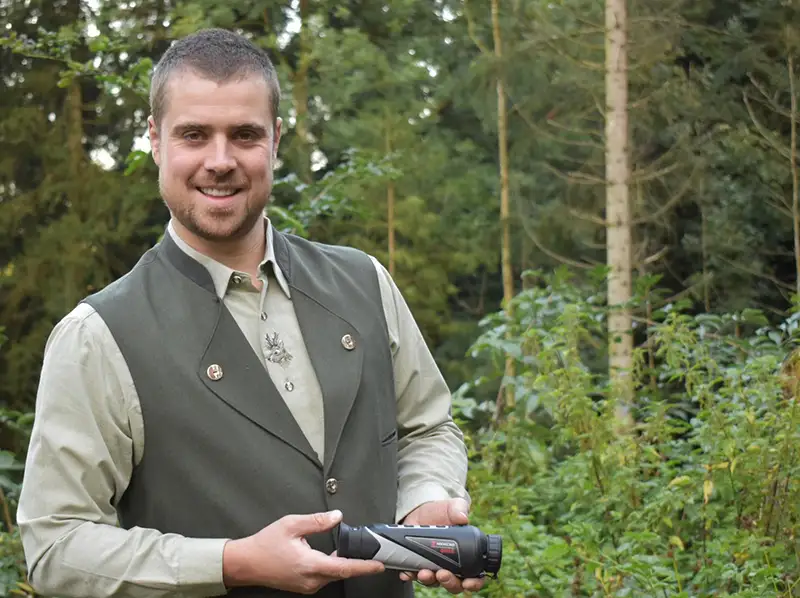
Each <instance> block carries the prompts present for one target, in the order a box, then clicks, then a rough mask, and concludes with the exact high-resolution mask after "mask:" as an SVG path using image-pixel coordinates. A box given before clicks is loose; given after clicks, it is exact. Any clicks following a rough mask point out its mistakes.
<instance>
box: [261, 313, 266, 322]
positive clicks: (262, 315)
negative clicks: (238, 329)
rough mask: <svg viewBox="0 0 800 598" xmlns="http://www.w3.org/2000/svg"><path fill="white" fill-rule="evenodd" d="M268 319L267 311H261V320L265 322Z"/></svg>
mask: <svg viewBox="0 0 800 598" xmlns="http://www.w3.org/2000/svg"><path fill="white" fill-rule="evenodd" d="M266 320H267V312H265V311H262V312H261V321H262V322H265V321H266Z"/></svg>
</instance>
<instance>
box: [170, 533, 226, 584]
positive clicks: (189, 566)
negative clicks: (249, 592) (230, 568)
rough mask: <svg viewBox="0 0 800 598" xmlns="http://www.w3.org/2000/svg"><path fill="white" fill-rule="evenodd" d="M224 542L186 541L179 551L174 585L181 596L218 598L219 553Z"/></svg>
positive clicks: (219, 577) (207, 539) (220, 562)
mask: <svg viewBox="0 0 800 598" xmlns="http://www.w3.org/2000/svg"><path fill="white" fill-rule="evenodd" d="M226 542H228V539H227V538H220V539H218V538H187V540H186V542H184V544H183V546H182V548H181V551H180V561H179V563H178V582H179V585H180V589H181V594H182V595H185V596H198V597H199V596H221V595H223V594H226V593H227V592H228V589H227V588H226V587H225V583H224V582H223V579H222V552H223V550H224V548H225V544H226Z"/></svg>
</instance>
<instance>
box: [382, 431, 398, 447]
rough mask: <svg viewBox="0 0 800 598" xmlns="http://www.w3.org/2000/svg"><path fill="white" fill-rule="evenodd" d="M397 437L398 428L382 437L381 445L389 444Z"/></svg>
mask: <svg viewBox="0 0 800 598" xmlns="http://www.w3.org/2000/svg"><path fill="white" fill-rule="evenodd" d="M396 439H397V429H394V430H392V431H391V433H390V434H389V435H388V436H386V437H385V438H382V439H381V446H387V445H389V444H391V443H392V442H393V441H394V440H396Z"/></svg>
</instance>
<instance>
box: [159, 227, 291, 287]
mask: <svg viewBox="0 0 800 598" xmlns="http://www.w3.org/2000/svg"><path fill="white" fill-rule="evenodd" d="M264 221H265V222H264V223H265V225H266V226H265V229H266V251H265V253H264V259H263V260H262V261H261V263H260V264H259V265H258V270H259V278H260V279H261V280H262V281H263V282H264V284H269V281H268V280H267V273H268V271H267V269H268V268H269V267H270V266H272V271H273V272H274V274H275V280H276V281H277V282H278V286H279V287H280V288H281V289H282V290H283V292H284V293H285V294H286V296H287V297H289V298H291V293H290V291H289V283H288V282H287V281H286V277H285V276H284V274H283V271H282V270H281V267H280V266H279V265H278V262H277V261H276V259H275V248H274V245H273V237H274V234H275V231H274V229H273V227H272V222H270V219H269V218H267V217H266V216H265V217H264ZM167 234H169V235H170V236H171V237H172V239H173V240H174V241H175V244H176V245H177V246H178V247H179V248H180V249H181V250H183V251H184V252H185V253H186V254H187V255H188V256H189V257H191V258H193V259H194V260H196V261H198V262H199V263H200V264H202V265H203V266H204V267H205V268H206V270H208V273H209V274H210V275H211V280H212V281H213V282H214V289H215V290H216V292H217V296H218V297H220V298H222V297H224V296H225V295H226V293H227V292H228V286H229V285H230V282H231V278H232V277H233V276H234V275H235V274H241V275H244V272H238V271H237V270H234V269H233V268H229V267H228V266H226V265H225V264H221V263H220V262H218V261H217V260H215V259H213V258H210V257H208V256H207V255H205V254H203V253H200V252H199V251H197V250H196V249H194V248H193V247H190V246H189V245H188V244H187V243H186V241H184V240H183V239H181V238H180V236H179V235H178V234H177V233H176V232H175V227H174V226H173V223H172V220H170V221H169V223H168V224H167Z"/></svg>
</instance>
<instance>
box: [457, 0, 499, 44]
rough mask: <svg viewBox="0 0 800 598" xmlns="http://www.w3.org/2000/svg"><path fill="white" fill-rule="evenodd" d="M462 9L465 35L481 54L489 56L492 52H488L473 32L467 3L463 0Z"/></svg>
mask: <svg viewBox="0 0 800 598" xmlns="http://www.w3.org/2000/svg"><path fill="white" fill-rule="evenodd" d="M462 6H463V7H464V18H466V20H467V33H468V34H469V38H470V39H471V40H472V43H474V44H475V45H476V46H477V48H478V49H479V50H480V51H481V53H483V54H486V55H487V56H491V55H493V54H494V52H492V51H490V50H489V49H488V48H487V47H486V46H485V45H483V42H482V41H481V40H480V39H479V38H478V35H477V33H476V32H475V21H474V20H473V18H472V15H471V14H470V11H469V1H468V0H464V3H463V5H462Z"/></svg>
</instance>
